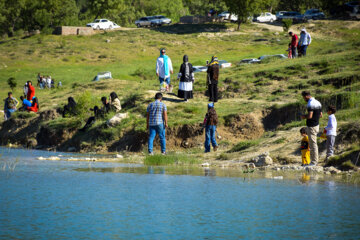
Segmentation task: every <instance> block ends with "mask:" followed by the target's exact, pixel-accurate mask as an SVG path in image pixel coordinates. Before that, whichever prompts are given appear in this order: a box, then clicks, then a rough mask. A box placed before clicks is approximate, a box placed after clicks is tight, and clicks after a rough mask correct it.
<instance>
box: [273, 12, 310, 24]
mask: <svg viewBox="0 0 360 240" xmlns="http://www.w3.org/2000/svg"><path fill="white" fill-rule="evenodd" d="M283 19H292V20H293V22H303V21H304V15H302V14H301V13H299V12H284V13H283V15H282V16H279V18H278V20H279V21H281V20H283Z"/></svg>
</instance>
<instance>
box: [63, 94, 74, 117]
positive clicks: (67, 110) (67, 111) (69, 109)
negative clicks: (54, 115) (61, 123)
mask: <svg viewBox="0 0 360 240" xmlns="http://www.w3.org/2000/svg"><path fill="white" fill-rule="evenodd" d="M71 115H76V102H75V100H74V98H73V97H69V98H68V104H66V105H65V106H64V110H63V117H67V116H71Z"/></svg>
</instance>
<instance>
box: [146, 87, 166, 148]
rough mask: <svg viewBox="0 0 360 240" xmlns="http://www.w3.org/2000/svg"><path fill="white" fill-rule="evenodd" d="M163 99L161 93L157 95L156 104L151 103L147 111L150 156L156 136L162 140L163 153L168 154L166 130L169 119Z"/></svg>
mask: <svg viewBox="0 0 360 240" xmlns="http://www.w3.org/2000/svg"><path fill="white" fill-rule="evenodd" d="M162 97H163V96H162V94H161V93H156V95H155V102H152V103H150V104H149V106H148V107H147V109H146V129H148V130H149V140H148V150H149V154H150V155H153V144H154V139H155V137H156V134H158V135H159V138H160V145H161V153H162V154H163V155H165V154H166V139H165V129H166V128H167V126H168V124H167V121H168V117H167V108H166V105H165V104H164V103H163V102H161V100H162Z"/></svg>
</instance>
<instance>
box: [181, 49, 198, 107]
mask: <svg viewBox="0 0 360 240" xmlns="http://www.w3.org/2000/svg"><path fill="white" fill-rule="evenodd" d="M178 79H180V82H179V90H178V98H183V99H184V101H185V102H187V100H188V99H191V98H193V83H194V70H193V66H192V64H191V63H189V58H188V56H187V55H184V57H183V64H181V66H180V71H179V73H178Z"/></svg>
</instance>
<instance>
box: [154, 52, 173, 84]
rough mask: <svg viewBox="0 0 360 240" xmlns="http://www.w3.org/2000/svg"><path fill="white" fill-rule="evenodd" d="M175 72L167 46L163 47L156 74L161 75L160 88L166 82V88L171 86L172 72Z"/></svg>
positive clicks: (157, 62)
mask: <svg viewBox="0 0 360 240" xmlns="http://www.w3.org/2000/svg"><path fill="white" fill-rule="evenodd" d="M173 73H174V71H173V66H172V62H171V59H170V58H169V57H168V56H167V55H166V50H165V48H162V49H161V50H160V56H159V57H158V58H157V61H156V75H157V76H158V77H159V81H160V88H162V86H163V84H164V82H165V83H166V89H167V90H168V89H169V88H170V74H173Z"/></svg>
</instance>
